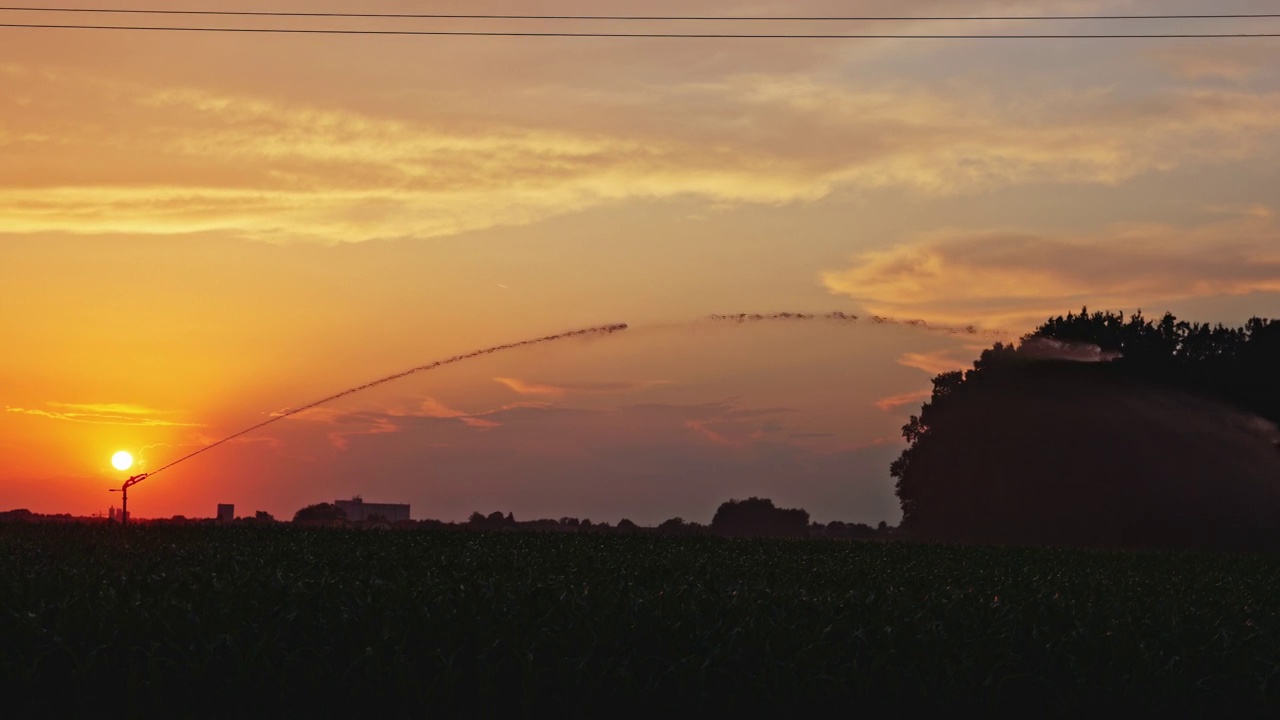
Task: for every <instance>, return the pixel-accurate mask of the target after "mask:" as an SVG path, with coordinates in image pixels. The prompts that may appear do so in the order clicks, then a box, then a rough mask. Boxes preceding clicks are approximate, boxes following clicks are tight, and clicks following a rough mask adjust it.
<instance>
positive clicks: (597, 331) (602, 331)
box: [111, 323, 627, 517]
mask: <svg viewBox="0 0 1280 720" xmlns="http://www.w3.org/2000/svg"><path fill="white" fill-rule="evenodd" d="M626 329H627V324H626V323H615V324H613V325H600V326H597V327H590V328H584V329H582V330H571V331H569V332H562V333H557V334H555V335H546V336H543V337H540V338H534V339H532V340H521V341H520V342H514V343H507V344H505V345H494V346H493V347H487V348H483V349H481V350H474V351H472V352H469V353H466V354H463V355H454V356H453V357H451V358H449V359H447V360H437V361H435V362H432V363H428V364H426V365H419V366H418V367H415V368H410V369H408V370H405V371H404V372H398V373H396V374H395V375H388V376H386V377H384V378H379V379H377V380H372V381H370V382H367V383H364V384H363V385H357V386H355V387H353V388H348V389H346V390H343V391H342V392H339V393H334V394H333V395H330V396H328V397H326V398H321V399H319V400H316V401H315V402H311V403H308V404H306V405H303V406H301V407H297V408H294V409H292V410H287V411H284V412H279V413H273V414H272V416H271V417H270V418H268V419H266V420H263V421H262V422H260V423H258V424H257V425H254V426H252V427H248V428H245V429H244V430H241V431H240V432H238V433H235V434H234V435H228V436H227V437H225V438H223V439H221V440H219V441H217V442H213V443H210V444H208V445H205V446H204V447H202V448H200V449H199V450H196V451H195V452H193V453H190V454H188V455H184V456H182V457H180V458H178V459H177V460H174V461H173V462H171V463H169V464H168V465H165V466H163V467H161V468H160V469H158V470H154V471H152V472H150V473H143V474H141V475H135V476H133V477H131V478H129V479H128V480H126V481H125V483H124V486H123V487H121V488H120V489H119V490H112V491H111V492H119V493H125V492H126V491H127V490H128V489H129V488H130V487H132V486H133V485H136V484H138V483H140V482H142V481H143V480H144V479H146V478H148V477H150V476H152V475H156V474H158V473H162V472H164V471H165V470H168V469H169V468H171V467H173V466H174V465H177V464H179V463H183V462H186V461H187V460H190V459H191V458H193V457H195V456H197V455H199V454H201V453H204V452H208V451H209V450H212V449H213V448H216V447H218V446H219V445H223V444H225V443H228V442H231V441H232V440H235V439H236V438H238V437H240V436H242V435H247V434H249V433H251V432H253V431H254V430H258V429H260V428H263V427H266V426H267V425H270V424H271V423H274V422H279V421H280V420H283V419H285V418H287V417H291V416H293V415H297V414H298V413H301V412H306V411H307V410H311V409H312V408H315V407H319V406H320V405H324V404H325V403H328V402H332V401H334V400H337V399H338V398H342V397H346V396H347V395H351V394H354V393H358V392H362V391H364V390H368V389H370V388H373V387H377V386H378V385H382V384H383V383H389V382H392V381H393V380H399V379H401V378H404V377H408V376H409V375H413V374H414V373H420V372H428V371H430V370H435V369H436V368H441V367H444V366H445V365H452V364H454V363H459V362H462V361H464V360H471V359H474V358H478V357H481V356H482V355H492V354H493V353H498V352H503V351H505V350H515V349H516V348H522V347H528V346H530V345H540V344H542V343H548V342H554V341H556V340H568V339H570V338H580V337H591V336H600V335H612V334H614V333H616V332H621V331H623V330H626ZM126 517H128V516H127V515H126Z"/></svg>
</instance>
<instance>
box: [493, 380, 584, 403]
mask: <svg viewBox="0 0 1280 720" xmlns="http://www.w3.org/2000/svg"><path fill="white" fill-rule="evenodd" d="M494 380H495V381H496V382H499V383H502V384H503V385H506V386H507V387H508V388H510V389H511V390H512V391H513V392H515V393H517V394H519V395H538V396H546V397H556V398H558V397H563V396H564V394H565V393H566V392H568V390H567V389H566V388H563V387H557V386H555V385H544V384H541V383H530V382H525V381H523V380H517V379H516V378H502V377H499V378H494Z"/></svg>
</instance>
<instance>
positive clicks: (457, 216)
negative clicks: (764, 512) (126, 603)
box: [0, 0, 1280, 524]
mask: <svg viewBox="0 0 1280 720" xmlns="http://www.w3.org/2000/svg"><path fill="white" fill-rule="evenodd" d="M80 4H81V5H82V6H85V7H149V6H150V7H156V6H158V4H156V3H151V2H127V1H126V0H112V1H111V2H92V3H88V2H86V3H80ZM43 5H46V6H50V7H53V6H56V5H57V3H52V2H45V3H43ZM213 5H214V4H213V3H210V4H208V5H205V4H200V3H190V4H183V6H184V7H185V6H189V7H193V8H194V7H211V6H213ZM1157 5H1158V12H1162V13H1177V12H1221V13H1232V12H1241V13H1247V12H1274V11H1276V10H1277V5H1276V4H1275V3H1273V2H1249V1H1244V0H1215V1H1213V2H1208V1H1207V0H1176V1H1170V2H1161V3H1151V2H1137V1H1131V2H1121V1H1103V0H1099V1H1091V2H1085V1H1081V2H1067V1H1063V0H1057V1H1055V2H1029V1H1026V2H976V1H970V0H936V1H924V0H922V1H919V2H910V3H903V2H900V1H898V0H865V1H861V2H859V1H855V0H850V1H846V2H816V1H814V2H810V1H806V0H788V1H787V2H751V3H746V2H719V1H710V0H707V1H704V2H700V3H697V4H696V10H695V8H694V6H693V5H691V4H689V3H679V2H673V1H670V0H648V1H647V2H643V3H641V2H637V1H635V0H627V1H626V2H623V1H618V2H606V3H601V2H585V1H574V0H561V1H559V2H496V1H492V0H476V1H473V2H461V1H455V2H432V3H423V2H386V1H370V2H364V3H361V4H360V5H359V11H360V12H383V11H385V12H440V13H448V12H469V13H479V12H490V13H523V14H575V13H596V14H602V13H607V14H626V13H645V14H689V13H691V12H696V13H697V14H715V15H733V14H754V15H779V14H786V15H822V14H832V13H836V14H842V15H850V14H859V15H884V14H903V13H910V14H914V15H930V14H933V15H938V14H947V15H976V14H992V13H994V14H1002V13H1003V14H1036V13H1053V14H1061V13H1082V14H1095V13H1096V14H1116V13H1121V14H1123V13H1133V12H1154V11H1157V8H1156V7H1155V6H1157ZM170 6H173V5H170ZM216 8H217V9H246V10H264V9H269V10H307V11H321V10H339V11H342V10H345V11H351V10H352V5H351V4H350V3H339V2H334V1H312V2H300V1H298V0H236V1H235V2H226V1H223V2H218V3H216ZM0 22H9V23H13V22H88V23H93V24H143V23H150V24H163V23H165V22H171V23H172V24H182V25H193V24H203V25H238V26H252V27H270V26H273V25H275V26H286V25H287V26H293V27H317V28H320V27H368V28H396V29H485V30H489V29H495V30H547V29H552V30H556V29H558V30H566V29H567V30H582V29H594V30H605V31H620V32H640V31H645V30H658V31H663V30H666V31H672V30H675V31H703V32H717V31H739V32H741V31H743V30H747V31H757V32H758V31H760V30H762V29H763V28H762V27H756V26H752V27H748V28H744V27H743V26H742V25H741V24H738V25H732V24H729V25H726V24H725V23H719V24H717V23H701V24H697V25H687V26H686V25H681V26H678V27H675V28H673V27H671V26H669V25H661V24H659V23H647V24H646V23H631V24H617V23H615V24H609V23H593V24H589V25H588V24H586V23H581V22H579V23H576V24H554V25H553V24H550V23H545V22H544V23H538V22H527V21H526V22H519V21H504V22H497V23H494V22H489V23H485V22H482V21H460V20H456V21H435V22H427V21H410V20H396V21H386V20H379V21H374V20H348V21H334V20H314V19H273V20H255V19H248V20H245V19H240V20H230V19H218V18H179V19H176V20H172V21H169V20H166V19H165V18H138V17H130V16H117V17H102V16H97V17H93V16H81V15H54V14H42V13H21V14H19V13H0ZM768 27H769V29H772V30H774V31H783V32H806V31H807V32H815V31H816V32H824V31H825V32H901V33H911V32H930V33H952V32H987V33H1002V32H1052V33H1071V32H1085V33H1087V32H1107V31H1112V32H1115V31H1133V32H1161V31H1164V32H1194V31H1213V32H1280V20H1276V21H1265V20H1252V21H1231V22H1222V21H1218V22H1212V21H1200V22H1192V23H1172V22H1130V23H1128V24H1124V25H1117V24H1114V23H1112V24H1098V23H1086V22H1071V23H1054V24H1051V25H1047V26H1046V25H1035V26H1028V25H1027V24H1025V23H1012V22H1004V23H988V24H983V25H981V26H977V25H974V24H972V23H955V22H951V23H932V24H928V25H919V24H907V23H874V24H871V23H845V24H841V25H818V26H815V25H814V24H808V25H806V24H803V23H793V24H788V25H786V26H768ZM1277 211H1280V39H1246V40H1237V39H1230V40H1205V39H1200V40H1195V39H1180V40H1053V41H1035V40H1003V41H956V40H953V41H925V40H875V41H864V40H821V41H819V40H728V39H726V40H705V39H703V40H689V39H665V40H664V39H617V38H612V39H610V38H511V37H506V38H503V37H497V38H485V37H471V38H468V37H350V36H322V35H313V36H296V35H278V34H273V35H247V34H221V33H208V34H204V33H139V32H98V31H73V30H36V29H0V347H2V348H3V353H2V354H0V409H2V412H0V510H4V509H12V508H20V507H25V508H29V509H31V510H33V511H36V512H46V513H53V512H71V513H76V514H93V513H99V512H100V513H105V512H106V511H107V508H108V507H110V506H111V504H112V503H113V502H114V503H118V496H116V495H109V494H108V493H107V488H109V487H118V486H119V484H120V482H121V481H122V480H123V479H124V478H125V477H127V476H128V474H129V473H122V472H119V471H116V470H114V469H113V468H112V467H111V463H110V461H111V456H112V453H114V452H115V451H117V450H128V451H130V452H132V453H133V454H134V455H136V456H138V457H139V459H140V466H139V469H140V470H141V471H146V470H148V469H155V468H157V467H159V466H161V465H164V464H166V463H167V462H169V461H170V460H172V459H175V458H177V457H180V456H182V455H185V454H187V453H189V452H191V451H193V450H196V449H198V448H200V447H201V446H203V445H205V444H207V443H209V442H211V441H214V440H217V439H220V438H222V437H225V436H227V435H230V434H232V433H234V432H237V431H239V430H241V429H244V428H245V427H248V426H250V425H253V424H255V423H258V422H261V421H262V420H264V419H267V418H269V417H270V416H271V414H272V413H275V412H280V411H282V410H284V409H287V408H290V407H297V406H300V405H304V404H306V403H308V402H310V401H312V400H315V399H317V398H320V397H324V396H326V395H329V394H331V393H333V392H336V391H339V390H342V389H344V388H346V387H349V386H352V385H358V384H361V383H363V382H366V381H368V380H371V379H374V378H378V377H381V376H384V375H388V374H391V373H394V372H397V371H400V370H403V369H406V368H409V367H413V366H416V365H420V364H423V363H427V362H431V361H432V360H436V359H442V358H446V357H449V356H452V355H456V354H459V353H465V352H468V351H471V350H474V349H477V348H481V347H485V346H489V345H495V344H501V343H507V342H512V341H517V340H522V339H525V338H530V337H537V336H542V335H546V334H549V333H554V332H558V331H562V330H571V329H575V328H579V327H587V326H593V325H600V324H605V323H618V322H625V323H629V324H630V325H631V329H630V330H628V331H627V332H625V333H621V334H618V335H615V336H612V337H608V338H596V339H587V340H570V341H566V342H562V343H556V344H547V345H543V346H539V347H536V348H530V349H523V350H516V351H512V352H509V353H504V354H500V355H493V356H489V357H486V358H482V359H478V360H475V361H471V362H467V363H460V364H458V365H455V366H450V367H447V368H442V369H440V370H437V371H434V372H430V373H422V374H419V375H415V376H413V377H410V378H407V379H405V380H403V381H399V382H396V383H391V384H387V385H384V386H381V387H379V388H377V389H375V390H373V391H370V392H368V393H363V394H359V395H354V396H350V397H347V398H344V399H342V400H341V401H338V402H335V403H333V404H331V405H328V406H325V407H323V408H321V409H318V410H316V411H311V412H308V413H305V414H303V415H300V416H298V417H296V418H290V419H286V420H283V421H281V422H278V423H274V424H273V425H271V426H270V427H268V428H264V429H263V430H262V431H260V432H257V433H254V434H250V435H247V436H245V437H243V438H241V439H239V440H237V441H235V442H233V443H229V444H227V445H225V446H222V447H219V448H217V449H215V450H213V451H210V452H208V453H205V454H203V455H201V456H199V457H197V458H194V459H192V460H190V461H188V462H185V463H182V464H180V465H178V466H176V467H174V468H172V469H170V470H167V471H165V472H163V473H160V474H158V475H156V476H155V477H154V478H149V479H148V480H147V481H146V482H145V483H143V484H142V485H140V486H138V488H137V489H136V490H134V491H133V492H132V493H131V498H130V509H131V510H132V511H133V512H134V514H135V515H136V516H138V517H168V516H171V515H174V514H184V515H188V516H196V517H199V516H211V515H212V514H213V513H214V510H215V504H216V503H219V502H229V503H235V505H236V510H237V514H239V515H252V513H253V512H254V511H255V510H266V511H269V512H272V513H274V514H275V515H276V516H277V517H280V518H283V519H287V518H289V517H291V516H292V514H293V512H294V511H295V510H296V509H298V508H299V507H301V506H303V505H306V504H309V503H314V502H321V501H332V500H334V499H335V498H344V497H350V496H352V495H355V494H361V495H362V496H363V497H364V498H365V499H366V500H369V501H379V502H408V503H410V504H412V506H413V516H414V517H415V518H439V519H444V520H462V519H465V518H466V517H467V515H469V514H470V512H471V511H473V510H480V511H483V512H485V513H488V512H491V511H494V510H501V511H503V512H506V511H512V512H514V514H515V516H516V518H517V519H533V518H535V517H561V516H574V517H586V518H590V519H592V520H593V521H608V522H611V523H612V522H617V521H618V520H619V519H621V518H623V517H628V518H630V519H632V520H633V521H635V522H638V523H642V524H651V523H657V522H660V521H662V520H664V519H666V518H669V517H673V516H681V517H684V518H685V519H687V520H697V521H700V522H707V521H709V520H710V517H711V515H712V514H713V513H714V511H715V508H716V506H717V505H718V504H719V503H720V502H722V501H724V500H727V499H729V498H732V497H738V498H742V497H747V496H749V495H760V496H767V497H770V498H772V499H774V501H775V502H777V503H778V504H780V505H783V506H787V507H796V506H798V507H804V508H805V509H807V510H808V511H809V512H810V514H811V515H812V516H813V518H814V519H815V520H818V521H822V522H826V521H830V520H846V521H860V522H871V523H874V522H878V521H880V520H887V521H889V522H890V523H894V522H897V520H898V517H899V512H898V507H897V501H896V498H894V496H893V483H892V480H891V479H890V478H889V475H888V467H889V463H890V462H891V461H892V460H893V458H894V457H896V455H897V454H898V453H899V452H900V451H901V449H902V440H901V437H900V434H899V433H900V427H901V425H902V424H903V423H904V422H905V421H906V419H907V417H908V416H909V415H910V414H911V413H912V412H914V411H916V410H917V409H918V407H919V404H920V402H921V401H922V400H923V398H924V397H925V396H927V392H926V391H927V390H928V389H929V387H930V382H929V381H930V378H931V376H932V375H933V374H935V373H937V372H940V371H944V370H950V369H956V368H959V367H962V366H965V365H967V364H968V363H969V362H971V361H972V360H973V358H975V357H976V356H977V354H978V352H980V351H981V349H982V348H983V347H985V346H987V345H990V344H991V342H993V341H994V339H995V336H994V335H993V334H986V335H978V336H971V335H953V334H948V333H946V332H930V331H924V330H921V329H918V328H911V327H904V326H889V325H872V324H866V323H854V324H849V323H835V322H825V321H812V322H798V323H785V322H783V323H761V324H749V325H734V324H723V323H720V324H717V323H712V322H709V321H706V320H700V318H705V317H706V316H707V315H709V314H711V313H740V312H748V313H750V312H775V311H784V310H785V311H806V312H827V311H833V310H840V311H844V312H849V313H855V314H868V313H875V314H880V315H885V316H892V317H898V318H919V319H923V320H926V321H929V322H933V323H937V324H950V325H969V324H973V325H975V326H977V327H978V328H982V329H985V330H991V331H1008V332H1012V333H1014V334H1015V335H1016V334H1019V333H1022V332H1026V331H1027V330H1030V329H1031V328H1032V327H1034V326H1035V325H1036V324H1037V323H1038V322H1039V321H1042V320H1043V319H1045V318H1046V317H1048V316H1049V315H1051V314H1053V315H1056V314H1060V313H1065V312H1067V311H1069V310H1078V309H1079V308H1080V306H1081V305H1086V304H1087V305H1088V306H1089V307H1090V308H1091V309H1115V310H1125V311H1133V310H1136V309H1138V308H1141V309H1143V310H1144V311H1146V312H1147V313H1156V314H1159V313H1162V312H1163V311H1165V310H1172V311H1173V312H1175V313H1176V314H1178V315H1179V316H1180V317H1186V318H1187V319H1193V320H1202V321H1215V322H1216V321H1221V322H1225V323H1240V322H1243V321H1244V320H1245V319H1247V318H1248V317H1250V316H1252V315H1260V316H1264V317H1276V316H1280V223H1278V222H1277V218H1276V212H1277ZM996 460H997V461H998V459H996ZM136 471H138V470H137V469H136V470H135V472H136Z"/></svg>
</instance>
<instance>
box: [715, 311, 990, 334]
mask: <svg viewBox="0 0 1280 720" xmlns="http://www.w3.org/2000/svg"><path fill="white" fill-rule="evenodd" d="M707 319H708V320H710V321H712V322H731V323H735V324H738V325H742V324H745V323H758V322H807V321H826V322H837V323H858V322H864V323H870V324H873V325H905V326H908V327H913V328H919V329H920V330H929V331H932V332H945V333H949V334H951V335H980V336H983V337H1005V336H1007V335H1010V334H1012V333H1009V332H1007V331H1005V330H981V329H979V328H977V327H975V326H973V325H966V326H964V327H958V326H954V325H937V324H933V323H929V322H926V321H924V320H902V319H900V318H892V317H884V316H883V315H868V316H866V317H859V316H857V315H850V314H849V313H845V312H840V311H836V312H829V313H824V314H816V313H793V312H778V313H763V314H762V313H738V314H736V315H709V316H707Z"/></svg>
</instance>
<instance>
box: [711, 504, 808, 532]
mask: <svg viewBox="0 0 1280 720" xmlns="http://www.w3.org/2000/svg"><path fill="white" fill-rule="evenodd" d="M711 531H712V532H714V533H716V534H717V535H730V536H741V537H804V536H806V535H808V533H809V513H808V512H806V511H804V510H800V509H788V510H784V509H782V508H778V507H774V505H773V501H772V500H768V499H765V498H758V497H751V498H747V499H746V500H730V501H728V502H726V503H723V504H722V505H720V507H719V508H718V509H717V510H716V514H715V517H713V518H712V519H711Z"/></svg>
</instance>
